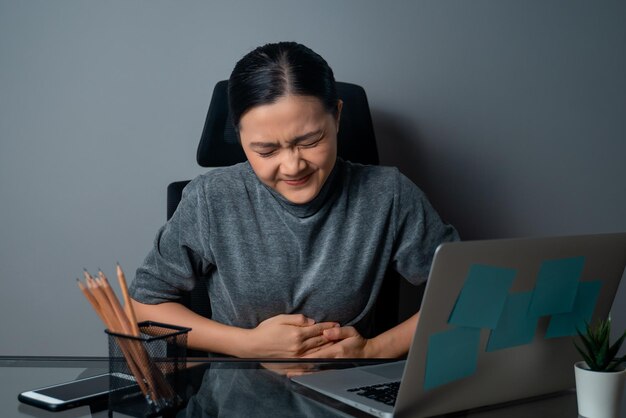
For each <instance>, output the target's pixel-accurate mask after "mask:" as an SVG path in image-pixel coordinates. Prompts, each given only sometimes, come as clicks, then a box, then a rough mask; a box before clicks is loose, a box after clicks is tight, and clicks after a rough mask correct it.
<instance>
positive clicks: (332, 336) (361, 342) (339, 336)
mask: <svg viewBox="0 0 626 418" xmlns="http://www.w3.org/2000/svg"><path fill="white" fill-rule="evenodd" d="M419 315H420V314H419V312H417V313H416V314H415V315H413V316H412V317H410V318H409V319H407V320H406V321H404V322H402V323H401V324H399V325H396V326H395V327H393V328H391V329H389V330H387V331H385V332H383V333H382V334H380V335H378V336H376V337H374V338H371V339H366V338H363V337H362V336H361V334H359V333H358V332H357V330H356V329H355V328H354V327H340V328H339V327H336V328H331V329H327V330H325V331H324V336H325V337H326V338H328V339H329V340H330V341H334V342H335V344H333V345H330V346H328V347H325V348H322V349H320V350H318V351H316V352H314V353H312V354H308V355H306V357H319V358H324V357H326V358H340V357H343V358H360V357H364V358H396V357H400V356H403V355H405V354H406V353H407V352H408V351H409V347H410V346H411V341H412V340H413V334H414V333H415V328H416V327H417V321H418V320H419Z"/></svg>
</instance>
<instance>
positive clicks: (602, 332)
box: [574, 318, 626, 418]
mask: <svg viewBox="0 0 626 418" xmlns="http://www.w3.org/2000/svg"><path fill="white" fill-rule="evenodd" d="M578 335H579V336H580V341H581V342H582V346H580V345H578V344H576V343H574V345H575V346H576V349H577V350H578V352H579V353H580V354H581V355H582V357H583V359H584V361H580V362H578V363H576V364H575V365H574V372H575V376H576V396H577V399H578V413H579V414H580V415H582V416H583V417H587V418H604V417H606V418H616V417H618V414H619V408H620V403H621V396H622V393H623V392H624V382H626V370H624V366H623V363H625V362H626V356H623V357H618V353H619V350H620V347H621V346H622V343H623V342H624V339H625V338H626V332H624V334H622V336H621V337H620V338H619V339H618V340H617V341H616V342H615V343H614V344H613V345H610V341H609V340H610V338H611V319H610V318H609V319H607V320H605V321H599V322H598V324H597V325H596V326H595V327H593V326H591V325H590V324H587V325H586V332H585V333H582V332H581V331H580V330H578Z"/></svg>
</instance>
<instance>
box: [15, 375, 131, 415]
mask: <svg viewBox="0 0 626 418" xmlns="http://www.w3.org/2000/svg"><path fill="white" fill-rule="evenodd" d="M111 379H119V380H118V381H117V382H112V381H111ZM112 384H113V385H114V386H113V387H115V388H120V389H121V388H124V387H128V386H133V385H134V384H135V379H134V378H133V377H132V376H130V375H125V374H120V373H114V374H109V373H105V374H100V375H97V376H92V377H86V378H84V379H78V380H73V381H71V382H65V383H60V384H57V385H52V386H46V387H43V388H39V389H34V390H29V391H26V392H22V393H20V394H19V395H18V396H17V399H18V400H19V401H20V402H23V403H26V404H29V405H33V406H36V407H39V408H43V409H47V410H48V411H62V410H64V409H69V408H75V407H77V406H83V405H91V404H96V403H100V402H105V401H106V400H107V399H108V396H109V388H110V387H111V385H112Z"/></svg>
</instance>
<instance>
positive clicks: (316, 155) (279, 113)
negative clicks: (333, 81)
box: [239, 96, 342, 204]
mask: <svg viewBox="0 0 626 418" xmlns="http://www.w3.org/2000/svg"><path fill="white" fill-rule="evenodd" d="M341 106H342V103H341V101H339V107H338V108H339V112H338V115H339V114H340V113H341ZM338 115H337V116H335V115H331V114H329V113H328V112H327V111H326V110H325V109H324V106H323V105H322V102H321V101H320V100H319V99H317V98H316V97H310V96H284V97H282V98H280V99H279V100H278V101H276V102H275V103H272V104H268V105H261V106H256V107H253V108H252V109H250V110H248V111H247V112H246V113H244V115H243V116H242V117H241V119H240V121H239V134H240V137H241V145H242V146H243V150H244V152H245V154H246V156H247V157H248V161H249V162H250V165H251V166H252V169H253V170H254V172H255V173H256V175H257V177H258V178H259V179H260V180H261V181H262V182H263V183H264V184H266V185H267V186H269V187H271V188H272V189H274V190H276V191H277V192H278V193H280V194H281V195H282V196H283V197H284V198H285V199H287V200H289V201H290V202H292V203H297V204H301V203H307V202H310V201H311V200H313V199H314V198H315V196H317V194H318V193H319V191H320V190H321V189H322V186H323V185H324V182H325V181H326V179H327V178H328V175H329V174H330V172H331V171H332V169H333V167H334V165H335V160H336V159H337V130H338V128H339V116H338Z"/></svg>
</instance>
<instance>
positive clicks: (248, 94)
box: [228, 42, 338, 130]
mask: <svg viewBox="0 0 626 418" xmlns="http://www.w3.org/2000/svg"><path fill="white" fill-rule="evenodd" d="M287 95H296V96H313V97H317V98H318V99H319V100H320V101H321V102H322V104H323V106H324V108H325V109H326V111H328V112H329V113H333V114H335V113H336V112H337V101H338V97H337V90H336V87H335V77H334V75H333V70H332V69H331V68H330V67H329V66H328V63H327V62H326V61H325V60H324V58H322V57H321V56H320V55H318V54H317V53H315V52H314V51H313V50H311V49H309V48H307V47H306V46H304V45H301V44H299V43H296V42H279V43H272V44H266V45H263V46H260V47H258V48H256V49H255V50H254V51H252V52H250V53H248V54H246V55H245V56H244V57H243V58H242V59H241V60H239V62H238V63H237V64H236V65H235V68H234V69H233V72H232V73H231V75H230V79H229V80H228V103H229V107H230V114H231V117H232V120H233V124H234V125H235V129H236V130H239V122H240V119H241V116H242V115H243V114H244V113H245V112H246V111H248V110H250V109H251V108H253V107H255V106H259V105H265V104H272V103H274V102H276V101H277V100H278V99H280V98H281V97H284V96H287Z"/></svg>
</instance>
